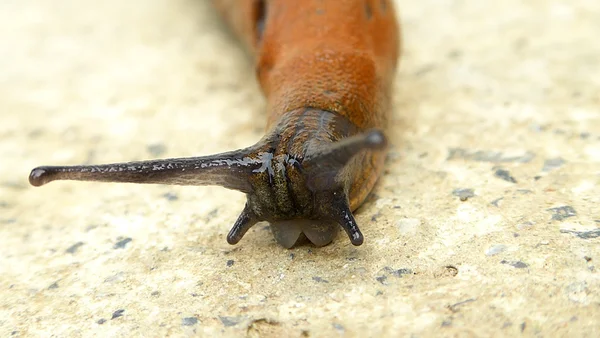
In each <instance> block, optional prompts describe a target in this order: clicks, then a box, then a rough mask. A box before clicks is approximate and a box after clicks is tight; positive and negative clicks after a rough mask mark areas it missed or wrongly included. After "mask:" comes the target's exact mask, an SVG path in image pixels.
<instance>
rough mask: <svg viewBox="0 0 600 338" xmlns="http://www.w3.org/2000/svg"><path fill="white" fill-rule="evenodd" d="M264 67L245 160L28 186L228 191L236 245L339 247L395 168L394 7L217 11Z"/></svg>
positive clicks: (68, 169) (356, 241) (58, 176)
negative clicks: (262, 114)
mask: <svg viewBox="0 0 600 338" xmlns="http://www.w3.org/2000/svg"><path fill="white" fill-rule="evenodd" d="M213 5H214V6H215V7H216V9H217V11H218V12H219V13H221V14H222V16H223V17H224V19H225V21H226V22H228V23H229V25H230V27H231V29H232V31H233V32H234V33H235V34H236V35H238V36H239V38H240V40H241V41H242V42H243V44H244V45H245V47H246V48H247V49H248V51H249V52H250V54H251V55H252V56H253V58H254V62H255V66H256V74H257V80H258V81H259V84H260V87H261V89H262V92H263V94H264V96H265V98H266V102H267V116H268V117H267V122H266V133H265V136H264V137H263V138H262V139H261V140H260V141H258V143H256V144H254V145H252V146H250V147H248V148H244V149H240V150H235V151H230V152H225V153H221V154H216V155H211V156H201V157H188V158H173V159H162V160H148V161H138V162H127V163H115V164H104V165H85V166H42V167H37V168H35V169H33V170H32V171H31V174H30V176H29V182H30V183H31V184H32V185H33V186H41V185H44V184H46V183H48V182H51V181H55V180H78V181H100V182H129V183H152V184H174V185H198V186H202V185H218V186H222V187H224V188H228V189H233V190H237V191H240V192H243V193H244V194H246V197H247V201H246V205H245V207H244V209H243V210H242V212H241V214H240V216H239V217H238V219H237V221H236V222H235V224H234V225H233V227H232V229H231V231H230V232H229V234H228V235H227V241H228V242H229V243H230V244H236V243H238V242H239V241H240V240H241V239H242V237H243V236H244V234H245V233H246V232H247V231H248V229H250V228H251V227H252V226H253V225H254V224H256V223H257V222H260V221H266V222H268V223H269V224H270V228H271V230H272V233H273V235H274V237H275V240H276V241H277V242H278V243H279V244H280V245H282V246H283V247H285V248H291V247H293V246H294V245H295V244H297V243H299V241H300V240H304V238H307V239H308V240H309V241H310V242H312V243H313V244H314V245H315V246H324V245H327V244H329V243H330V242H332V241H333V239H334V237H335V236H336V234H337V233H338V232H339V230H338V229H339V227H340V226H341V227H342V228H343V229H344V230H345V232H346V233H347V235H348V237H349V239H350V242H351V243H352V244H353V245H356V246H358V245H361V244H362V243H363V240H364V238H363V235H362V233H361V231H360V230H359V227H358V225H357V224H356V221H355V219H354V217H353V215H352V211H354V210H355V209H357V208H358V207H359V206H360V205H361V203H363V201H364V200H365V198H366V197H367V195H368V194H369V193H370V191H371V189H372V188H373V186H374V184H375V182H376V181H377V179H378V178H379V176H380V175H381V173H382V171H383V167H384V163H383V162H384V157H385V149H386V144H387V141H386V137H385V131H386V130H385V129H386V128H385V127H386V125H387V124H388V118H389V112H390V110H391V91H392V85H393V78H394V74H395V71H396V67H397V60H398V57H399V53H400V28H399V23H398V20H397V18H396V14H395V9H394V8H393V4H392V1H390V0H302V1H289V0H262V1H261V0H213Z"/></svg>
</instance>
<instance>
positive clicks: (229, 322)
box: [219, 316, 241, 327]
mask: <svg viewBox="0 0 600 338" xmlns="http://www.w3.org/2000/svg"><path fill="white" fill-rule="evenodd" d="M240 319H241V318H240V317H226V316H219V320H221V323H223V325H225V327H230V326H235V325H237V324H238V323H239V322H240Z"/></svg>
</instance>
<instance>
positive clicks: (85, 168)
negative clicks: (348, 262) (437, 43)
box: [29, 108, 387, 248]
mask: <svg viewBox="0 0 600 338" xmlns="http://www.w3.org/2000/svg"><path fill="white" fill-rule="evenodd" d="M299 116H300V117H301V118H302V121H304V123H313V124H314V125H313V126H309V127H311V128H297V126H298V125H299V124H300V122H299V120H298V118H299ZM282 120H283V121H282V122H280V123H278V124H277V125H276V126H275V128H273V130H272V131H271V132H270V133H268V134H267V136H265V137H264V138H263V139H262V140H260V141H259V142H258V143H257V144H255V145H253V146H250V147H248V148H244V149H240V150H236V151H231V152H226V153H221V154H216V155H210V156H202V157H188V158H172V159H163V160H149V161H138V162H124V163H114V164H102V165H82V166H42V167H37V168H35V169H33V170H32V171H31V173H30V175H29V182H30V183H31V185H33V186H36V187H39V186H42V185H44V184H47V183H49V182H52V181H56V180H75V181H97V182H122V183H144V184H171V185H196V186H205V185H217V186H222V187H224V188H227V189H232V190H237V191H241V192H243V193H245V194H246V196H247V202H246V205H245V207H244V209H243V210H242V212H241V214H240V216H239V217H238V219H237V221H236V222H235V224H234V225H233V227H232V229H231V231H230V232H229V234H228V236H227V242H229V243H230V244H236V243H238V242H239V241H240V240H241V239H242V237H243V236H244V234H245V233H246V232H247V231H248V230H249V229H250V228H251V227H252V226H253V225H254V224H256V223H257V222H260V221H267V222H269V223H270V224H271V229H272V232H273V235H274V237H275V239H276V241H277V242H278V243H279V244H280V245H282V246H283V247H286V248H290V247H292V246H294V244H296V243H297V242H298V240H299V239H300V238H301V237H302V236H305V237H306V238H308V240H310V241H311V242H312V243H313V244H315V245H316V246H323V245H327V244H329V243H330V242H331V241H332V240H333V239H334V238H335V236H336V234H337V232H338V231H339V227H340V226H341V227H342V228H343V229H344V230H345V231H346V233H347V234H348V237H349V239H350V242H351V243H352V244H353V245H361V244H362V243H363V235H362V233H361V232H360V230H359V228H358V225H357V224H356V221H355V220H354V217H353V215H352V210H351V208H350V203H349V198H348V191H349V187H350V185H351V183H352V180H353V179H354V178H355V177H356V175H358V174H359V173H358V174H357V173H356V171H360V169H356V168H354V167H352V165H351V163H353V159H355V158H356V156H357V155H359V154H363V155H364V154H365V152H376V151H382V150H383V149H385V147H386V144H387V142H386V138H385V136H384V134H383V133H382V131H380V130H376V129H375V130H370V131H366V132H357V131H356V128H355V127H353V126H350V125H351V124H350V122H348V120H347V119H345V118H344V117H342V116H340V115H337V114H334V113H331V112H326V111H321V110H316V109H310V108H306V109H304V110H303V111H302V112H300V113H299V114H298V113H296V114H290V115H288V116H285V115H284V118H282ZM311 121H312V122H311ZM290 126H293V127H290ZM319 128H321V129H319ZM290 130H291V132H293V131H294V130H295V131H296V134H293V135H292V134H286V133H290ZM305 130H317V131H319V130H327V131H328V132H326V133H323V132H321V133H318V134H312V135H311V134H307V133H306V131H305Z"/></svg>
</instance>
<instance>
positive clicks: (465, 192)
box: [452, 188, 475, 202]
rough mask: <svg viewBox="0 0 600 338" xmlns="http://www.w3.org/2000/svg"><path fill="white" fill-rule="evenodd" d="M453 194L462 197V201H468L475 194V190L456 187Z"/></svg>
mask: <svg viewBox="0 0 600 338" xmlns="http://www.w3.org/2000/svg"><path fill="white" fill-rule="evenodd" d="M452 195H454V196H458V198H460V200H461V201H463V202H464V201H466V200H468V199H469V198H471V197H474V196H475V192H474V191H473V189H462V188H459V189H454V191H452Z"/></svg>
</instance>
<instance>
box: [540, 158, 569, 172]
mask: <svg viewBox="0 0 600 338" xmlns="http://www.w3.org/2000/svg"><path fill="white" fill-rule="evenodd" d="M565 163H566V162H565V160H563V159H562V158H560V157H557V158H550V159H547V160H546V161H544V167H543V168H542V171H544V172H548V171H551V170H554V169H557V168H560V167H561V166H562V165H563V164H565Z"/></svg>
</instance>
